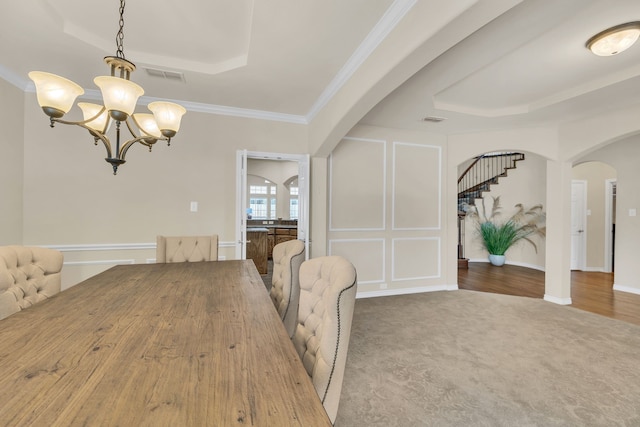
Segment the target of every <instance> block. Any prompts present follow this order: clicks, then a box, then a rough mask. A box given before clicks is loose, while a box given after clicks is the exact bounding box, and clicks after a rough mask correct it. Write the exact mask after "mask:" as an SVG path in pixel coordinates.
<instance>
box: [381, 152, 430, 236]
mask: <svg viewBox="0 0 640 427" xmlns="http://www.w3.org/2000/svg"><path fill="white" fill-rule="evenodd" d="M441 152H442V149H441V148H440V147H437V146H432V145H418V144H409V143H404V142H394V143H393V198H392V203H393V207H392V216H393V219H392V223H393V229H394V230H438V229H440V224H441V218H440V217H441V211H442V191H441V182H440V180H441V168H442V153H441Z"/></svg>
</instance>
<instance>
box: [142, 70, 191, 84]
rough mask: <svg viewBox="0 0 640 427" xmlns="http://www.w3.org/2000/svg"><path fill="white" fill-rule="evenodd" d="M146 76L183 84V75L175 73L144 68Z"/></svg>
mask: <svg viewBox="0 0 640 427" xmlns="http://www.w3.org/2000/svg"><path fill="white" fill-rule="evenodd" d="M144 70H145V71H146V72H147V74H148V75H149V76H151V77H158V78H161V79H165V80H172V81H174V82H182V83H185V79H184V74H183V73H178V72H175V71H165V70H158V69H157V68H145V69H144Z"/></svg>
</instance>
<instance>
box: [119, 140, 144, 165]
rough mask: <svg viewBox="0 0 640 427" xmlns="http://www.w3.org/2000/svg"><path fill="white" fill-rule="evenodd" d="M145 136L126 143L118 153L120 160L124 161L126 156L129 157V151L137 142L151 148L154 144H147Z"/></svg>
mask: <svg viewBox="0 0 640 427" xmlns="http://www.w3.org/2000/svg"><path fill="white" fill-rule="evenodd" d="M144 139H145V137H144V136H139V137H137V138H134V139H132V140H130V141H127V142H125V143H124V145H123V146H122V147H120V152H119V153H118V158H119V159H121V160H124V156H126V155H127V151H129V148H131V146H132V145H133V144H135V143H136V142H139V143H140V144H142V145H146V146H147V147H149V148H151V145H152V144H149V143H148V142H146V141H145V140H144Z"/></svg>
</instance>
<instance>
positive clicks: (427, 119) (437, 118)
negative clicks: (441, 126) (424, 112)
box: [420, 116, 447, 123]
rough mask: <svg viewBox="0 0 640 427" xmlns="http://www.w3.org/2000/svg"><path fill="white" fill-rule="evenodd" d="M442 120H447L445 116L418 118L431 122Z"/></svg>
mask: <svg viewBox="0 0 640 427" xmlns="http://www.w3.org/2000/svg"><path fill="white" fill-rule="evenodd" d="M443 120H447V118H446V117H437V116H426V117H423V118H422V119H420V121H423V122H431V123H440V122H441V121H443Z"/></svg>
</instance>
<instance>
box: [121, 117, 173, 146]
mask: <svg viewBox="0 0 640 427" xmlns="http://www.w3.org/2000/svg"><path fill="white" fill-rule="evenodd" d="M131 119H132V120H133V122H134V123H135V124H136V127H137V129H138V130H139V131H140V135H138V134H137V133H136V131H135V128H134V127H133V126H132V125H131V123H129V120H127V121H125V123H126V125H127V129H129V133H130V134H131V136H133V137H134V138H137V139H140V138H142V141H139V142H141V143H142V144H144V145H146V146H147V147H151V145H153V144H155V142H156V141H158V140H160V141H166V140H167V138H166V137H160V138H158V137H157V136H153V135H151V134H150V133H149V132H147V131H146V130H144V128H143V127H142V126H140V124H139V123H138V122H137V121H136V118H135V117H133V116H131ZM150 139H153V140H154V141H153V143H151V144H150V143H147V142H145V141H146V140H150Z"/></svg>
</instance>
